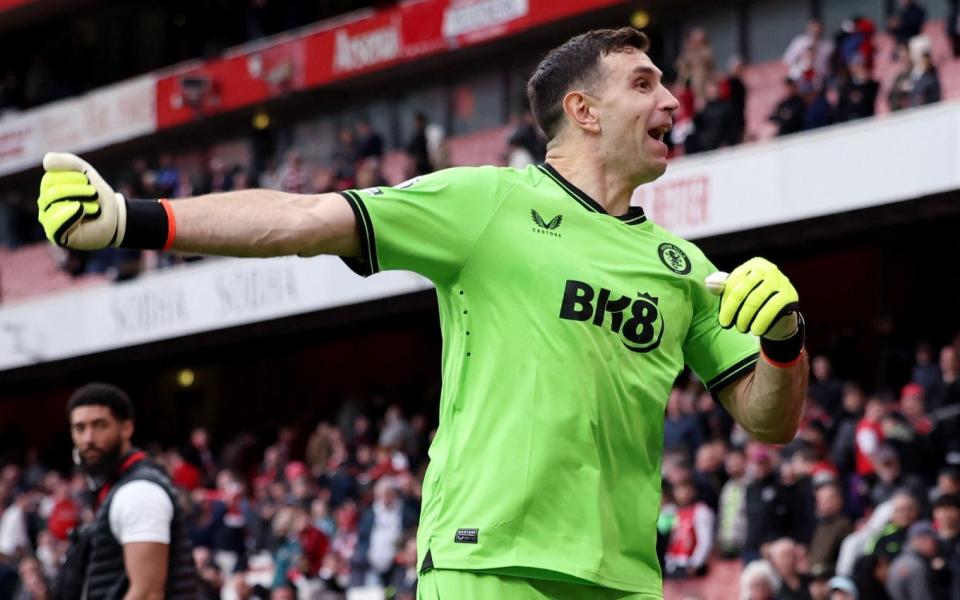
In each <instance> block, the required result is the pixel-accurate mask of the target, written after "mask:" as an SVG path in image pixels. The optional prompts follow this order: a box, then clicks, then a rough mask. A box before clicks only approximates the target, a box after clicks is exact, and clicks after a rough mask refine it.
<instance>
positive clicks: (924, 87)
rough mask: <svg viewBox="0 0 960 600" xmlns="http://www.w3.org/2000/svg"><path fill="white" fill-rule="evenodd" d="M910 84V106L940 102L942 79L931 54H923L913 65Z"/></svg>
mask: <svg viewBox="0 0 960 600" xmlns="http://www.w3.org/2000/svg"><path fill="white" fill-rule="evenodd" d="M910 84H911V85H910V106H923V105H924V104H933V103H934V102H940V79H939V77H938V76H937V68H936V67H935V66H934V64H933V59H932V58H931V57H930V53H929V52H924V53H923V54H921V55H920V56H919V57H917V59H916V61H915V62H914V63H913V69H912V70H911V71H910Z"/></svg>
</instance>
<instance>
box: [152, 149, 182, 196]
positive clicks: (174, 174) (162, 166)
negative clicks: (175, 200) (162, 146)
mask: <svg viewBox="0 0 960 600" xmlns="http://www.w3.org/2000/svg"><path fill="white" fill-rule="evenodd" d="M156 177H157V179H156V185H157V192H158V194H159V196H160V197H161V198H170V197H172V196H173V192H174V190H176V188H177V182H178V181H179V180H180V171H179V169H177V168H176V167H175V166H174V165H173V157H172V156H171V155H170V153H169V152H164V153H162V154H161V155H160V156H159V157H158V158H157V170H156Z"/></svg>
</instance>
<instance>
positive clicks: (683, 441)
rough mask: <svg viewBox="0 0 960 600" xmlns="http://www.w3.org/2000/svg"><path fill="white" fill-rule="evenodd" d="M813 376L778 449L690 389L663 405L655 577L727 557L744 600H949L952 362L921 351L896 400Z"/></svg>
mask: <svg viewBox="0 0 960 600" xmlns="http://www.w3.org/2000/svg"><path fill="white" fill-rule="evenodd" d="M812 371H813V377H812V379H811V380H812V384H811V386H810V392H809V396H808V399H807V404H806V407H805V412H804V416H803V419H802V423H801V428H800V432H799V433H798V435H797V437H796V439H795V440H794V441H793V442H791V443H790V444H788V445H786V446H783V447H780V448H774V447H769V446H765V445H761V444H757V443H753V442H750V441H749V440H748V439H747V438H746V437H745V435H744V434H743V432H742V431H739V430H738V429H737V428H735V427H734V426H733V422H732V420H731V419H730V417H729V416H728V415H727V413H726V412H725V411H724V410H723V409H722V408H720V407H718V406H717V405H716V404H715V403H714V401H713V398H712V397H711V396H710V394H709V393H705V392H703V390H702V388H701V387H699V385H697V384H693V385H691V386H680V387H677V388H676V389H675V390H674V391H673V393H672V394H671V397H670V400H669V404H668V407H667V415H666V424H665V432H664V444H665V455H664V464H663V478H664V495H663V501H664V508H663V511H662V515H661V520H660V524H659V530H660V533H661V537H660V544H659V550H660V553H661V556H662V557H663V561H664V565H665V570H664V572H665V576H666V577H668V578H676V579H689V578H697V577H700V576H702V575H704V573H705V572H707V571H708V570H709V567H710V560H711V558H712V557H726V558H733V559H740V560H742V561H743V563H744V564H745V565H746V567H745V569H744V570H743V572H742V576H741V580H740V581H741V596H740V597H741V598H742V599H743V600H793V599H804V600H825V599H827V598H829V599H830V600H837V599H842V600H850V599H856V598H858V597H859V598H861V599H867V598H869V599H871V600H885V599H889V600H927V599H929V600H956V599H958V598H960V380H958V377H960V360H958V354H957V348H956V347H955V345H948V346H945V347H943V348H942V349H941V350H940V353H939V356H938V357H935V356H934V355H933V354H932V353H931V350H930V347H929V346H927V345H921V346H920V347H919V348H918V349H917V352H916V357H915V362H914V364H913V367H912V369H911V373H910V376H909V381H907V382H906V383H904V384H903V385H902V386H901V387H899V389H898V390H896V393H894V390H893V389H889V388H886V387H883V388H878V389H875V390H872V391H871V392H870V393H866V392H865V391H864V389H863V388H862V387H861V386H860V385H858V384H857V383H854V382H851V381H843V380H841V379H838V378H837V377H835V376H834V375H833V373H832V371H831V362H830V359H829V358H828V357H826V356H817V357H815V358H814V359H813V364H812ZM831 590H833V591H831ZM831 594H833V595H831Z"/></svg>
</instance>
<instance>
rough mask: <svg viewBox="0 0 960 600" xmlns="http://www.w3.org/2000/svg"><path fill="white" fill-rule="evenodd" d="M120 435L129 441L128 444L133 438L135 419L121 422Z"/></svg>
mask: <svg viewBox="0 0 960 600" xmlns="http://www.w3.org/2000/svg"><path fill="white" fill-rule="evenodd" d="M120 434H121V435H122V436H123V439H125V440H127V441H128V442H129V441H130V439H131V438H133V419H128V420H126V421H121V423H120Z"/></svg>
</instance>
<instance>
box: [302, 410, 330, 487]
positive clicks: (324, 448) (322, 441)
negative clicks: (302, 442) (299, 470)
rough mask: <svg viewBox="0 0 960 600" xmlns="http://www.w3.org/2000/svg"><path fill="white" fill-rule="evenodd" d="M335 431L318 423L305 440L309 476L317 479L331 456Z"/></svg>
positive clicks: (328, 425)
mask: <svg viewBox="0 0 960 600" xmlns="http://www.w3.org/2000/svg"><path fill="white" fill-rule="evenodd" d="M334 431H335V429H334V428H333V427H331V426H330V424H329V423H325V422H320V423H319V424H317V428H316V429H315V430H314V431H313V433H311V434H310V437H309V438H308V439H307V448H306V461H307V467H308V468H309V469H310V473H311V475H313V476H314V477H319V476H320V475H321V474H322V473H323V472H324V470H325V469H326V467H327V463H328V462H329V461H330V458H331V457H332V456H333V447H334V437H335V435H336V434H335V433H334Z"/></svg>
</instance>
